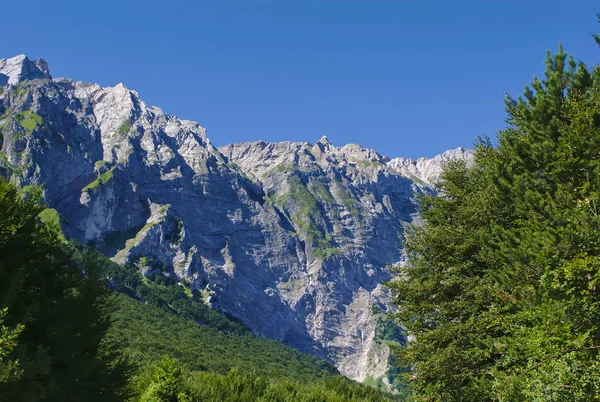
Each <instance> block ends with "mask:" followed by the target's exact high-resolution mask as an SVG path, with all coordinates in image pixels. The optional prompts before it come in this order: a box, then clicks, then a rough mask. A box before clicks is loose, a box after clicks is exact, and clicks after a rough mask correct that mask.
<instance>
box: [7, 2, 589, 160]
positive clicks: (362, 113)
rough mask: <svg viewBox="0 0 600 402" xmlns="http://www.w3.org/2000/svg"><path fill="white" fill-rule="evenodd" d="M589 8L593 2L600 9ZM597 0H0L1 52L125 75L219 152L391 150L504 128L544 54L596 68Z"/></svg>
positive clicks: (416, 150) (437, 147)
mask: <svg viewBox="0 0 600 402" xmlns="http://www.w3.org/2000/svg"><path fill="white" fill-rule="evenodd" d="M595 3H596V4H595ZM595 9H600V4H598V3H597V2H594V1H584V0H581V1H579V0H577V1H568V2H567V1H564V0H561V1H557V0H545V1H534V0H514V1H494V0H479V1H459V0H454V1H447V0H446V1H426V0H421V1H418V0H413V1H408V0H407V1H401V0H397V1H392V0H389V1H386V0H363V1H359V0H348V1H344V0H321V1H317V0H279V1H258V0H255V1H253V0H245V1H244V0H237V1H233V0H231V1H228V0H206V1H181V0H170V1H150V0H148V1H137V0H135V1H133V0H128V1H126V2H125V1H124V0H120V1H114V0H105V1H102V2H96V1H84V0H78V1H75V0H71V1H69V0H54V1H47V0H28V1H5V0H0V10H1V12H2V15H3V18H2V25H1V26H2V31H3V32H2V41H0V57H10V56H14V55H16V54H20V53H25V54H27V55H28V56H30V57H31V58H37V57H43V58H45V59H46V60H47V61H48V63H49V64H50V69H51V72H52V74H53V75H54V76H55V77H58V76H65V77H71V78H74V79H77V80H84V81H92V82H98V83H100V84H101V85H116V84H117V83H119V82H123V83H125V85H127V86H128V87H129V88H131V89H135V90H136V91H138V92H139V93H140V95H141V97H142V98H143V99H144V100H145V101H146V102H147V103H149V104H152V105H157V106H160V107H161V108H163V109H164V110H165V111H166V112H167V113H170V114H175V115H177V116H179V117H182V118H186V119H191V120H196V121H198V122H200V124H202V125H203V126H204V127H206V128H207V130H208V136H209V138H210V139H211V141H212V142H213V143H214V144H216V145H224V144H227V143H231V142H239V141H254V140H265V141H284V140H293V141H310V142H314V141H316V140H317V139H318V138H319V137H321V136H322V135H327V136H328V137H329V139H330V140H331V141H332V142H333V143H334V144H335V145H343V144H346V143H350V142H355V143H360V144H362V145H364V146H366V147H369V148H374V149H375V150H377V151H378V152H380V153H383V154H386V155H389V156H392V157H395V156H406V157H419V156H433V155H435V154H437V153H440V152H442V151H444V150H446V149H450V148H455V147H458V146H465V147H469V146H471V144H472V143H473V140H474V139H475V137H476V136H477V135H488V136H491V137H493V136H495V134H496V132H497V130H498V129H499V128H501V127H502V126H503V125H504V118H505V113H504V105H503V98H504V92H505V91H507V92H509V93H511V94H513V95H518V94H520V93H521V92H522V90H523V88H524V86H525V84H527V83H528V82H530V81H531V78H532V77H533V76H534V75H536V74H537V75H540V74H541V73H542V72H543V69H544V54H545V51H546V49H551V50H556V48H557V43H558V42H562V43H563V45H564V48H565V50H567V52H569V53H572V54H573V55H574V56H576V57H577V58H579V59H581V60H583V61H584V62H586V63H588V64H590V65H593V64H595V63H596V61H597V60H598V56H599V55H600V49H598V48H597V46H596V45H595V43H594V42H593V40H592V39H591V37H590V35H589V34H590V33H592V32H600V25H599V24H597V22H596V17H595V15H594V10H595Z"/></svg>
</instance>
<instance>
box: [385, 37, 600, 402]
mask: <svg viewBox="0 0 600 402" xmlns="http://www.w3.org/2000/svg"><path fill="white" fill-rule="evenodd" d="M598 76H599V71H598V70H594V71H593V73H592V74H590V73H589V72H588V70H587V68H586V67H585V66H584V65H582V64H581V63H579V64H577V63H575V62H574V61H573V59H572V58H568V59H567V56H566V54H565V53H564V52H563V50H562V48H560V49H559V52H558V53H557V54H555V55H553V56H552V55H550V54H548V55H547V58H546V72H545V77H544V78H543V79H542V80H538V79H537V78H534V81H533V83H532V84H531V86H530V87H526V89H525V92H524V95H523V96H522V97H520V98H518V99H517V100H515V99H512V98H510V97H508V98H507V101H506V105H507V112H508V119H507V121H508V123H509V127H508V128H507V129H506V130H503V131H502V132H500V134H499V136H498V146H497V147H493V146H492V145H491V143H490V142H489V141H487V140H479V141H478V143H477V144H476V150H475V165H474V167H473V168H471V169H468V168H467V167H466V166H465V163H464V162H455V163H450V164H449V165H448V166H447V167H446V169H445V172H444V174H443V178H442V183H441V186H440V194H441V196H440V197H434V196H426V197H424V198H423V199H422V201H421V208H422V211H423V217H424V219H425V222H426V223H425V225H424V226H423V227H418V228H413V230H412V232H410V233H409V235H408V239H407V241H406V249H407V252H408V257H409V259H408V264H407V265H406V266H404V267H402V268H400V269H399V272H398V278H397V280H395V281H393V282H392V283H391V284H390V287H391V288H392V290H393V293H394V295H395V302H396V304H397V305H398V307H399V313H398V314H397V318H398V320H399V322H400V323H401V324H402V325H404V326H405V327H406V329H407V330H408V332H409V334H411V335H413V336H414V337H415V340H414V341H412V342H410V344H409V346H408V348H406V349H404V350H400V351H399V352H398V353H399V357H400V359H401V361H403V362H404V364H405V365H406V368H407V369H409V368H410V369H412V370H410V371H409V373H408V374H407V375H406V379H407V381H408V382H409V383H410V385H411V386H412V387H413V388H414V389H415V391H416V394H417V398H422V399H423V400H440V401H491V400H501V401H519V400H523V401H525V400H573V401H576V400H582V401H587V400H595V399H594V398H597V395H599V394H600V381H599V380H598V379H599V378H600V376H599V374H600V372H599V371H598V368H599V367H600V366H599V363H598V345H599V344H600V343H599V342H598V340H599V338H598V336H600V329H599V327H598V324H599V315H598V312H599V311H600V310H598V307H599V306H598V302H599V301H600V300H599V299H598V292H596V286H597V285H596V283H597V281H598V280H599V279H600V276H599V275H600V270H599V269H600V264H599V263H598V262H600V260H597V256H600V254H599V252H600V248H599V247H598V245H599V242H598V239H600V221H598V215H597V205H598V201H600V200H599V194H600V187H599V186H598V185H599V183H600V177H599V176H598V174H599V173H600V171H599V170H598V169H599V167H598V164H599V162H600V147H599V146H598V145H600V132H599V131H598V129H599V124H600V119H599V118H598V116H600V108H599V102H598V101H599V100H600V98H599V95H598V92H599V90H600V82H599V79H598Z"/></svg>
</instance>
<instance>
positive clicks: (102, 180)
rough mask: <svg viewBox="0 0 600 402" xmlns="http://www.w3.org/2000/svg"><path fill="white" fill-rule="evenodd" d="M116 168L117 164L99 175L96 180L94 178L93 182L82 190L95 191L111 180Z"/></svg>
mask: <svg viewBox="0 0 600 402" xmlns="http://www.w3.org/2000/svg"><path fill="white" fill-rule="evenodd" d="M115 168H116V166H113V167H111V168H110V169H109V170H107V171H106V172H104V173H102V174H101V175H100V176H98V178H97V179H96V180H94V181H93V182H91V183H90V184H88V185H87V186H85V187H84V188H83V189H82V190H81V191H94V190H95V189H97V188H98V187H100V186H101V185H104V184H106V183H108V182H109V181H110V179H112V177H113V172H114V170H115Z"/></svg>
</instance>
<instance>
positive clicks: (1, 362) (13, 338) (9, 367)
mask: <svg viewBox="0 0 600 402" xmlns="http://www.w3.org/2000/svg"><path fill="white" fill-rule="evenodd" d="M7 314H8V309H7V308H3V309H0V384H2V383H4V382H8V381H11V380H16V379H18V378H19V376H20V375H21V374H22V373H23V372H22V370H21V369H20V368H19V361H18V360H10V359H8V356H9V355H10V354H11V352H12V351H13V350H14V349H15V347H16V346H17V338H18V337H19V334H20V333H21V332H23V329H24V328H25V327H24V326H23V325H21V324H17V326H16V327H15V328H8V327H5V326H4V325H2V323H3V322H4V317H6V315H7Z"/></svg>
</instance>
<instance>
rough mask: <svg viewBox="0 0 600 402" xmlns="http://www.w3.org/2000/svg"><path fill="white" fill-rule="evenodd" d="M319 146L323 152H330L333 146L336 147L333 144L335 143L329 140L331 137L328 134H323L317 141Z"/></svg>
mask: <svg viewBox="0 0 600 402" xmlns="http://www.w3.org/2000/svg"><path fill="white" fill-rule="evenodd" d="M315 145H316V146H317V147H319V149H320V150H321V152H329V151H330V150H332V149H333V148H335V147H334V146H333V144H332V143H331V141H329V139H328V138H327V137H326V136H322V137H321V138H320V139H319V141H317V143H316V144H315Z"/></svg>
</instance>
